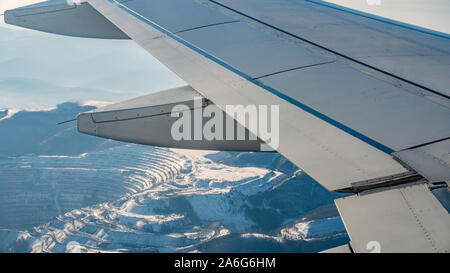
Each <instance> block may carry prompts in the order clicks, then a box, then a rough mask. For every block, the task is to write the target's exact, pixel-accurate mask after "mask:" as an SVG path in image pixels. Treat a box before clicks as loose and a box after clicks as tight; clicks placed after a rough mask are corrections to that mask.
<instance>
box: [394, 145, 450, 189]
mask: <svg viewBox="0 0 450 273" xmlns="http://www.w3.org/2000/svg"><path fill="white" fill-rule="evenodd" d="M395 156H396V157H397V158H399V159H400V160H401V161H403V162H405V163H407V164H408V165H409V166H411V167H412V168H414V169H415V170H416V171H417V172H419V173H420V174H421V175H422V176H424V177H426V178H427V179H428V180H429V181H431V182H444V181H450V139H446V140H442V141H438V142H435V143H431V144H428V145H424V146H420V147H417V148H413V149H407V150H404V151H400V152H397V153H395Z"/></svg>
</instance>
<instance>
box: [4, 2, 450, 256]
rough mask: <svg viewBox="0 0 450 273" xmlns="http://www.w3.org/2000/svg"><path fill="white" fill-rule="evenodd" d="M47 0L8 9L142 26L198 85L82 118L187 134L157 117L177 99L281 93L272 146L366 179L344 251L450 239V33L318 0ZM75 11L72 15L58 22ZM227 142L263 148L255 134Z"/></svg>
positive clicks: (73, 27) (358, 180) (127, 133)
mask: <svg viewBox="0 0 450 273" xmlns="http://www.w3.org/2000/svg"><path fill="white" fill-rule="evenodd" d="M46 3H47V4H44V6H45V7H43V6H38V7H36V6H31V7H28V8H27V7H25V8H21V9H16V10H12V11H7V12H6V13H5V21H6V22H7V23H11V24H15V25H21V26H25V27H29V28H34V29H38V30H44V31H49V32H53V33H59V34H65V35H71V36H81V37H94V38H131V39H133V40H134V41H135V42H136V43H138V44H139V45H140V46H141V47H143V48H144V49H145V50H147V51H148V52H149V53H150V54H152V55H153V56H154V57H156V58H157V59H158V60H159V61H160V62H161V63H163V64H164V65H166V66H167V67H168V68H169V69H171V70H172V71H173V72H175V73H176V74H177V75H178V76H179V77H181V78H182V79H183V80H184V81H186V82H187V83H188V84H189V85H190V86H189V87H184V88H182V90H181V89H180V90H169V91H168V92H166V91H164V92H161V94H159V96H163V97H164V99H163V100H161V102H158V100H156V102H155V100H154V97H152V98H148V97H143V98H138V99H135V100H132V101H129V102H126V103H122V104H118V105H113V106H110V107H109V108H108V109H97V110H94V111H93V112H90V113H86V114H82V115H80V117H79V119H78V126H79V130H80V131H81V132H84V133H88V134H93V135H98V136H103V137H108V138H113V139H119V140H125V141H130V142H136V143H143V144H157V145H162V146H173V145H175V146H176V144H174V143H173V142H172V141H171V142H170V143H169V142H167V141H166V144H165V143H164V140H165V139H168V137H167V136H168V133H166V135H161V131H159V132H158V134H159V135H155V133H154V132H153V131H155V130H154V127H152V126H150V125H151V124H153V125H157V126H160V125H161V124H162V121H161V120H162V119H161V116H164V117H165V118H166V119H165V120H164V122H166V123H167V114H168V112H169V110H168V109H166V108H167V107H164V106H166V105H170V104H171V103H176V102H186V101H189V103H190V102H192V101H193V100H194V97H195V96H202V97H203V102H202V103H203V104H201V105H200V107H202V105H204V104H208V103H211V104H214V105H215V106H216V107H218V108H219V109H221V110H222V111H223V112H224V113H225V114H226V115H230V116H233V113H231V112H230V111H228V109H227V105H278V106H279V109H280V112H279V123H278V126H279V132H280V136H279V137H280V139H279V143H278V145H276V146H275V147H272V148H274V149H275V150H276V151H278V152H279V153H281V154H282V155H283V156H285V157H286V158H287V159H289V160H290V161H291V162H293V163H294V164H296V165H297V166H298V167H300V168H301V169H302V170H304V171H305V172H306V173H307V174H308V175H310V176H311V177H312V178H314V179H315V180H316V181H318V182H319V183H320V184H321V185H323V186H324V187H325V188H327V189H328V190H330V191H339V192H351V193H355V195H353V196H350V197H346V198H343V199H338V200H336V205H337V207H338V209H339V212H340V214H341V216H342V218H343V221H344V224H345V226H346V228H347V231H348V233H349V236H350V239H351V241H350V244H349V245H348V246H343V247H341V248H338V249H335V250H333V251H354V252H369V251H373V250H374V249H375V251H376V250H380V251H381V252H449V251H450V236H449V234H448V230H450V217H449V214H448V211H447V210H446V209H445V208H444V207H443V206H442V204H441V203H440V202H439V201H438V200H437V199H436V197H435V196H434V195H433V194H432V192H431V191H430V188H436V187H447V186H448V184H446V182H447V183H448V181H450V139H449V138H450V122H449V121H450V89H449V87H450V77H448V75H450V37H449V35H447V34H444V33H437V32H432V31H428V30H425V29H421V28H417V27H414V26H411V25H407V24H403V23H400V22H395V21H392V20H384V19H382V18H378V17H374V16H369V15H366V14H361V13H358V12H354V11H352V10H348V9H342V8H340V7H339V6H335V5H331V4H328V3H326V2H322V1H316V0H305V1H300V0H297V1H288V0H276V1H275V0H246V1H238V0H198V1H195V0H152V1H146V0H87V1H86V2H84V3H81V4H78V5H74V6H70V7H69V6H67V5H65V6H64V4H61V3H60V2H59V4H54V3H55V2H54V1H50V2H46ZM55 5H60V6H58V7H56V6H55ZM49 6H50V7H49ZM69 8H70V10H69ZM49 10H51V12H49ZM61 10H62V11H61ZM83 10H85V11H83ZM86 11H87V12H86ZM63 13H65V15H64V16H62V14H63ZM63 18H69V19H68V20H69V21H70V24H62V23H59V24H56V23H55V22H63V21H64V19H63ZM79 18H83V19H82V20H81V21H82V22H81V21H80V22H79V23H77V22H78V21H79V20H80V19H79ZM98 22H101V23H98ZM97 25H100V26H101V27H96V26H97ZM36 26H37V27H36ZM180 92H181V93H182V95H180V94H181V93H180ZM151 96H152V95H151ZM142 102H148V103H144V104H143V103H142ZM189 103H188V104H189ZM189 109H190V110H191V111H195V105H194V104H192V107H190V108H189ZM170 122H173V121H170V119H169V123H170ZM166 125H167V124H166ZM241 125H242V126H245V127H246V129H247V130H248V132H247V133H248V134H253V135H255V136H257V137H258V140H257V142H258V143H259V141H260V140H259V139H263V140H265V139H264V138H263V136H261V134H260V132H259V131H258V130H257V129H255V128H253V127H249V126H247V124H238V125H236V126H241ZM166 127H167V128H169V127H170V126H166ZM166 127H164V128H166ZM166 130H168V129H166ZM152 137H154V139H157V141H156V140H152ZM183 145H184V147H188V148H189V147H191V148H192V147H195V148H202V144H199V145H197V144H195V145H194V144H192V143H184V144H183ZM213 146H214V147H219V148H224V149H227V148H229V149H241V150H245V149H248V150H255V148H254V147H255V142H251V143H245V144H244V145H240V146H239V147H235V146H234V145H231V147H227V145H226V144H223V143H219V144H217V145H216V146H215V145H213ZM204 148H211V145H209V146H208V145H206V146H205V147H204Z"/></svg>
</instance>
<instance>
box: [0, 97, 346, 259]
mask: <svg viewBox="0 0 450 273" xmlns="http://www.w3.org/2000/svg"><path fill="white" fill-rule="evenodd" d="M89 109H92V107H91V106H82V105H79V104H75V103H65V104H61V105H59V106H58V107H57V108H55V109H50V110H45V111H35V112H30V111H21V112H17V113H14V114H11V112H9V113H8V111H5V112H3V113H0V119H1V120H0V140H1V141H2V143H5V145H4V146H2V147H0V252H65V251H67V250H68V244H69V246H70V245H71V244H74V243H76V244H79V245H80V248H79V249H80V250H81V251H83V252H84V251H86V252H102V251H106V252H109V251H111V252H117V251H119V252H187V251H190V252H193V251H194V252H195V251H199V252H242V251H249V252H286V251H288V252H311V251H321V250H324V249H327V248H330V247H334V246H337V245H341V244H343V243H345V242H347V241H348V237H347V235H346V233H345V228H344V226H343V224H342V222H341V220H340V218H339V216H338V213H337V211H336V208H335V207H334V205H333V200H334V198H337V197H339V195H336V194H331V193H329V192H328V191H326V190H325V189H324V188H322V187H321V186H320V185H319V184H317V183H316V182H315V181H313V180H312V179H311V178H309V177H308V176H307V175H305V174H304V173H302V172H301V171H300V170H298V169H297V168H296V167H295V166H294V165H292V164H291V163H290V162H289V161H287V160H286V159H284V158H283V157H282V156H280V155H279V154H277V153H236V152H234V153H230V152H217V151H208V152H205V151H191V150H176V149H166V148H157V147H151V146H141V145H133V144H125V143H120V142H115V141H110V140H105V139H99V138H94V137H90V136H86V135H81V134H79V133H77V131H76V128H75V124H74V123H67V124H64V125H56V123H57V122H59V121H64V120H68V119H71V118H73V117H75V116H76V115H77V114H78V113H79V112H82V111H86V110H89ZM2 117H3V118H2Z"/></svg>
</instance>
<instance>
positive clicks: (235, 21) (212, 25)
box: [174, 20, 240, 34]
mask: <svg viewBox="0 0 450 273" xmlns="http://www.w3.org/2000/svg"><path fill="white" fill-rule="evenodd" d="M238 22H240V21H239V20H233V21H226V22H220V23H214V24H209V25H204V26H198V27H193V28H188V29H183V30H180V31H177V32H174V34H180V33H183V32H187V31H191V30H196V29H202V28H207V27H214V26H220V25H227V24H232V23H238Z"/></svg>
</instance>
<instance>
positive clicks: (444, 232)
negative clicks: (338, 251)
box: [335, 184, 450, 252]
mask: <svg viewBox="0 0 450 273" xmlns="http://www.w3.org/2000/svg"><path fill="white" fill-rule="evenodd" d="M335 203H336V205H337V207H338V210H339V213H340V215H341V217H342V219H343V222H344V225H345V227H346V229H347V232H348V234H349V236H350V245H351V247H352V249H353V251H354V252H372V251H380V252H449V251H450V237H449V236H448V231H449V230H450V217H449V214H448V212H447V211H446V210H445V208H444V207H443V206H442V205H441V204H440V203H439V201H438V200H437V199H436V198H435V197H434V195H433V194H432V193H431V191H430V190H429V189H428V187H427V186H426V185H424V184H420V185H414V186H409V187H404V188H398V189H391V190H387V191H382V192H377V193H371V194H367V195H359V196H351V197H346V198H342V199H337V200H335Z"/></svg>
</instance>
